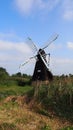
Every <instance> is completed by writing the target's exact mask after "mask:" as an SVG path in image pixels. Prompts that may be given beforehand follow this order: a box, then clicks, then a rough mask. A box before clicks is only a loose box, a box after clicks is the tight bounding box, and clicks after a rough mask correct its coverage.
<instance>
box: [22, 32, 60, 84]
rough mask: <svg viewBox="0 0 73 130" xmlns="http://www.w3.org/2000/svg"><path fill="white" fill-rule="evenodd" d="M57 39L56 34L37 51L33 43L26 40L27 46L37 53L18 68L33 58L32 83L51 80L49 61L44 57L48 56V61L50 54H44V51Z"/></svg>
mask: <svg viewBox="0 0 73 130" xmlns="http://www.w3.org/2000/svg"><path fill="white" fill-rule="evenodd" d="M57 37H58V35H57V34H55V35H54V36H52V38H51V40H49V42H47V44H46V45H45V47H43V48H42V49H38V48H37V47H36V45H35V44H34V42H33V41H32V40H31V39H30V38H28V41H29V44H30V45H31V47H32V48H33V49H34V50H35V51H36V52H37V54H36V55H35V56H33V57H30V58H29V59H28V60H27V61H26V62H24V63H23V64H21V65H20V67H21V66H24V65H25V64H26V63H28V62H29V61H30V60H31V59H33V58H35V60H36V64H35V68H34V73H33V76H32V82H36V81H42V82H48V81H51V80H52V79H53V75H52V73H51V71H50V70H49V61H47V59H46V56H47V55H48V58H49V60H50V53H49V54H46V53H45V51H44V50H45V49H46V48H47V47H48V46H49V45H50V44H51V43H52V42H53V41H55V40H56V39H57Z"/></svg>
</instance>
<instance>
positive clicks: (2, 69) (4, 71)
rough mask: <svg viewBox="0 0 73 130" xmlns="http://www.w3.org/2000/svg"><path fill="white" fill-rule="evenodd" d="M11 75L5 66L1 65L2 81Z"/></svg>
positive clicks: (0, 75)
mask: <svg viewBox="0 0 73 130" xmlns="http://www.w3.org/2000/svg"><path fill="white" fill-rule="evenodd" d="M8 77H9V74H8V72H7V71H6V69H5V68H2V67H0V81H1V80H4V79H6V78H8Z"/></svg>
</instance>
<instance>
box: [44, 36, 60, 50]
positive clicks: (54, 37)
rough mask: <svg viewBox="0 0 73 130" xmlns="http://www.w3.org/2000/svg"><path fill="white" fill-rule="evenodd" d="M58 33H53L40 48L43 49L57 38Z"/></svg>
mask: <svg viewBox="0 0 73 130" xmlns="http://www.w3.org/2000/svg"><path fill="white" fill-rule="evenodd" d="M58 36H59V35H58V34H54V35H53V36H52V37H51V38H50V39H49V41H47V43H46V45H45V46H44V47H43V48H42V49H45V48H47V47H48V46H49V45H50V44H51V43H52V42H54V41H55V40H56V39H57V38H58Z"/></svg>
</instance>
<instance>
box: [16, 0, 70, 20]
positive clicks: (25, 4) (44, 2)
mask: <svg viewBox="0 0 73 130" xmlns="http://www.w3.org/2000/svg"><path fill="white" fill-rule="evenodd" d="M14 5H15V8H16V9H17V10H18V11H19V12H20V13H21V14H22V15H30V14H35V12H39V13H41V14H42V13H50V12H51V11H52V10H54V9H55V7H58V9H59V11H61V12H62V17H63V18H64V19H65V20H73V0H27V1H26V0H14ZM57 5H58V6H57ZM60 9H61V10H60ZM59 14H60V13H59Z"/></svg>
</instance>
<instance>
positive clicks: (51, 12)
mask: <svg viewBox="0 0 73 130" xmlns="http://www.w3.org/2000/svg"><path fill="white" fill-rule="evenodd" d="M54 33H57V34H59V37H58V39H57V40H56V41H54V42H53V43H52V44H51V45H50V46H49V47H48V48H47V49H46V52H47V53H48V52H50V54H51V59H50V70H51V71H52V73H53V74H60V75H61V74H70V73H71V74H73V0H54V1H53V0H27V1H26V0H6V1H5V0H1V1H0V66H1V67H4V68H6V70H7V71H8V72H9V73H10V74H13V73H17V72H18V71H21V72H22V73H27V74H32V73H33V70H34V65H35V60H32V61H31V62H30V63H28V64H27V65H25V66H24V67H23V68H22V69H21V70H19V65H20V64H21V63H23V62H24V61H26V60H27V59H29V57H30V56H32V55H33V53H32V50H31V49H30V47H29V46H28V43H27V42H26V39H27V37H28V36H29V37H31V38H32V40H33V41H34V42H35V43H36V45H37V46H38V47H41V46H43V44H45V42H47V41H48V39H49V38H50V36H51V35H53V34H54Z"/></svg>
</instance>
